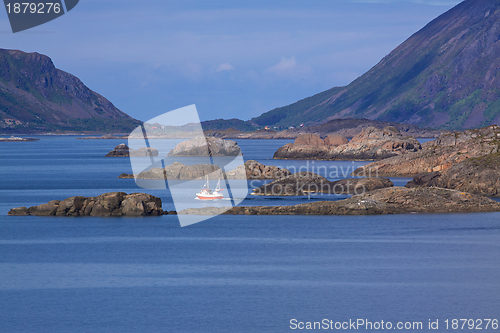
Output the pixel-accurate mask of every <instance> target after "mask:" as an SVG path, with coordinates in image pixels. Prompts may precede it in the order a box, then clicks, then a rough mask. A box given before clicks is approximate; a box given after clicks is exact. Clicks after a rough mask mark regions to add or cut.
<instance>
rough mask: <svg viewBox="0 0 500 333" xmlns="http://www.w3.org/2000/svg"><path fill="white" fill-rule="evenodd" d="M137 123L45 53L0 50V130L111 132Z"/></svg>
mask: <svg viewBox="0 0 500 333" xmlns="http://www.w3.org/2000/svg"><path fill="white" fill-rule="evenodd" d="M138 124H140V122H139V121H138V120H135V119H133V118H132V117H130V116H128V115H127V114H125V113H123V112H122V111H120V110H119V109H117V108H116V107H115V106H114V105H113V104H112V103H111V102H110V101H108V100H107V99H106V98H104V97H103V96H101V95H99V94H98V93H96V92H94V91H92V90H90V89H89V88H88V87H87V86H85V85H84V84H83V83H82V82H81V81H80V80H79V79H78V78H77V77H75V76H73V75H71V74H69V73H66V72H64V71H62V70H59V69H57V68H56V67H55V66H54V64H53V63H52V60H51V59H50V58H49V57H47V56H45V55H42V54H39V53H25V52H22V51H17V50H5V49H0V133H4V134H7V133H43V132H68V131H69V132H85V131H88V132H115V133H117V132H129V131H131V130H132V129H133V128H134V127H136V126H137V125H138Z"/></svg>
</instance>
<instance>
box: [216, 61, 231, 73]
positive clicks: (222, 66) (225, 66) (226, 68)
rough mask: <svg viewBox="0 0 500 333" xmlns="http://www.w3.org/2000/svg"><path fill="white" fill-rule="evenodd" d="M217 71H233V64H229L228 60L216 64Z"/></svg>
mask: <svg viewBox="0 0 500 333" xmlns="http://www.w3.org/2000/svg"><path fill="white" fill-rule="evenodd" d="M216 71H217V72H223V71H234V67H233V65H231V64H230V63H228V62H225V63H222V64H220V65H219V66H217V69H216Z"/></svg>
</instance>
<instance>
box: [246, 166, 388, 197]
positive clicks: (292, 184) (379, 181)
mask: <svg viewBox="0 0 500 333" xmlns="http://www.w3.org/2000/svg"><path fill="white" fill-rule="evenodd" d="M393 185H394V184H393V183H392V182H391V181H390V180H389V179H386V178H360V179H358V178H350V179H342V180H338V181H334V182H330V181H329V180H328V179H326V178H324V177H322V176H319V175H317V174H315V173H312V172H307V171H302V172H297V173H294V174H293V175H290V176H287V177H284V178H281V179H277V180H275V181H272V182H270V183H268V184H265V185H262V186H261V187H258V188H256V189H255V190H253V192H252V193H251V194H252V195H262V196H299V195H309V194H312V193H330V194H361V193H365V192H366V191H373V190H376V189H379V188H385V187H391V186H393Z"/></svg>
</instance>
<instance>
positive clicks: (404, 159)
mask: <svg viewBox="0 0 500 333" xmlns="http://www.w3.org/2000/svg"><path fill="white" fill-rule="evenodd" d="M498 152H500V127H499V126H496V125H492V126H489V127H485V128H481V129H474V130H467V131H465V132H460V133H449V134H443V135H441V136H439V138H438V139H436V140H435V141H432V142H428V143H426V144H425V145H424V148H423V149H422V150H420V151H417V152H414V153H410V154H404V155H400V156H395V157H391V158H388V159H385V160H382V161H377V162H374V163H370V164H368V165H366V166H364V167H362V168H359V169H357V170H355V171H354V172H353V175H356V176H361V177H362V176H366V175H377V176H385V177H403V176H415V175H418V174H421V173H427V172H433V171H444V170H446V169H448V168H450V167H452V166H454V165H456V164H458V163H460V162H462V161H465V160H466V159H469V158H479V157H482V156H485V155H488V154H495V153H498Z"/></svg>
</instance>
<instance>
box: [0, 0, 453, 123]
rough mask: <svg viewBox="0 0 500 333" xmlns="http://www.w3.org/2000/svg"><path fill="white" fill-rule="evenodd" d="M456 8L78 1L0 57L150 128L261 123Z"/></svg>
mask: <svg viewBox="0 0 500 333" xmlns="http://www.w3.org/2000/svg"><path fill="white" fill-rule="evenodd" d="M458 3H460V1H458V0H394V1H391V0H301V1H297V0H276V1H270V0H266V1H263V0H252V1H234V0H233V1H229V0H212V1H203V0H199V1H194V0H184V1H169V0H167V1H166V0H140V1H139V0H135V1H134V0H80V2H79V4H78V5H77V6H76V7H75V8H74V9H73V10H72V11H70V12H68V13H67V14H65V15H63V16H62V17H60V18H58V19H56V20H53V21H51V22H48V23H46V24H44V25H41V26H39V27H35V28H32V29H30V30H27V31H24V32H19V33H16V34H13V33H12V31H11V29H10V25H9V22H8V19H7V14H6V11H5V10H4V11H2V10H0V38H1V43H0V48H5V49H18V50H22V51H25V52H38V53H42V54H45V55H47V56H49V57H51V58H52V61H53V62H54V64H55V66H56V67H57V68H59V69H61V70H64V71H66V72H68V73H71V74H73V75H75V76H77V77H78V78H80V79H81V80H82V81H83V83H84V84H86V85H87V86H88V87H89V88H90V89H92V90H94V91H96V92H98V93H99V94H101V95H103V96H104V97H106V98H107V99H109V100H110V101H111V102H112V103H113V104H115V106H117V107H118V108H119V109H120V110H122V111H124V112H126V113H127V114H129V115H131V116H132V117H134V118H137V119H140V120H142V121H147V120H149V119H150V118H153V117H156V116H158V115H161V114H163V113H165V112H168V111H171V110H174V109H177V108H181V107H184V106H187V105H190V104H196V106H197V109H198V113H199V114H200V119H201V120H210V119H218V118H224V119H230V118H239V119H243V120H247V119H250V118H252V117H256V116H259V115H260V114H262V113H264V112H266V111H269V110H272V109H274V108H277V107H281V106H285V105H288V104H291V103H293V102H296V101H298V100H300V99H303V98H305V97H308V96H312V95H314V94H317V93H319V92H321V91H324V90H327V89H330V88H332V87H335V86H344V85H347V84H349V83H350V82H352V81H353V80H354V79H356V78H357V77H359V76H360V75H362V74H364V73H365V72H366V71H367V70H369V69H370V68H371V67H373V66H374V65H376V64H377V63H378V62H379V61H380V60H381V59H382V58H383V57H384V56H385V55H387V54H388V53H389V52H390V51H391V50H393V49H394V48H395V47H397V46H398V45H399V44H401V43H402V42H403V41H404V40H406V39H407V38H408V37H410V36H411V35H412V34H413V33H415V32H417V31H418V30H419V29H421V28H423V27H424V26H425V25H426V24H427V23H428V22H430V21H431V20H432V19H434V18H436V17H437V16H439V15H440V14H442V13H444V12H445V11H447V10H449V9H451V8H452V7H453V6H455V5H457V4H458Z"/></svg>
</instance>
